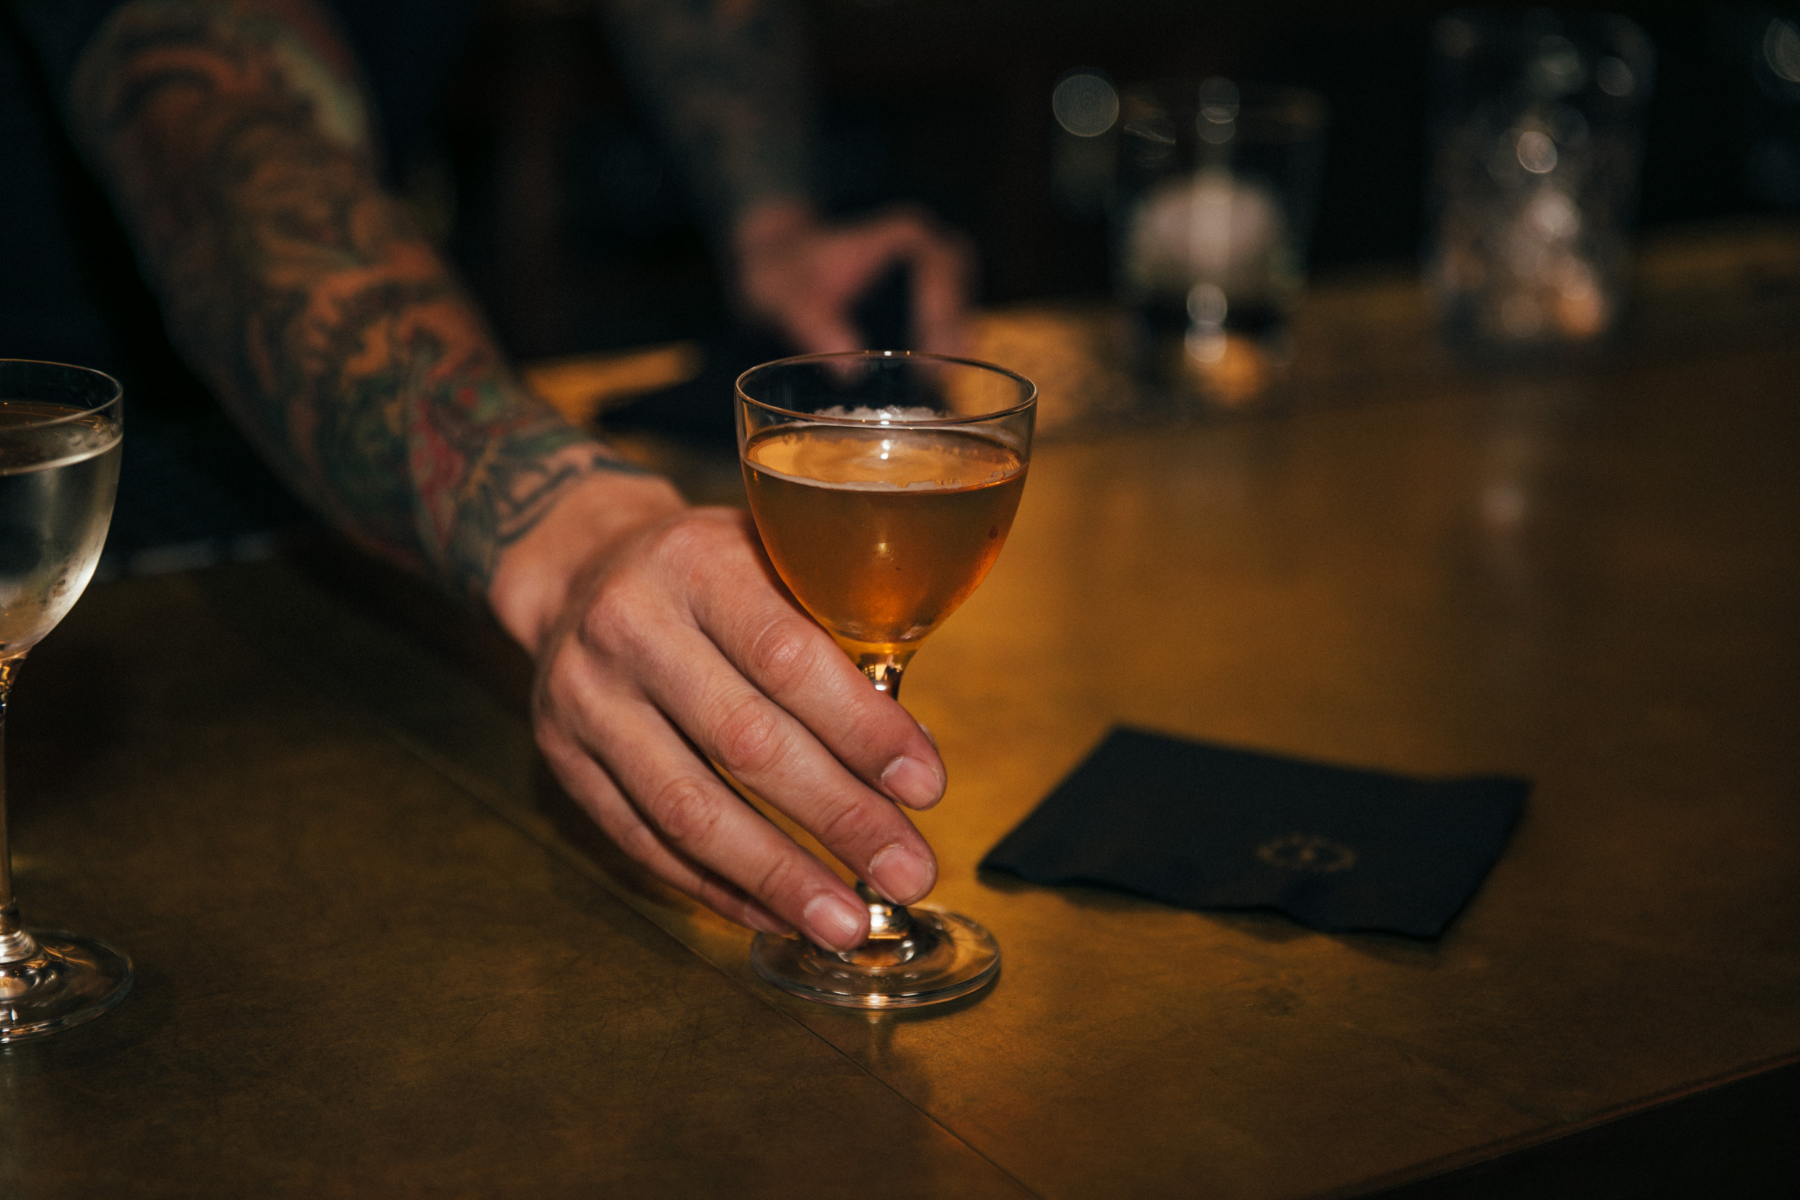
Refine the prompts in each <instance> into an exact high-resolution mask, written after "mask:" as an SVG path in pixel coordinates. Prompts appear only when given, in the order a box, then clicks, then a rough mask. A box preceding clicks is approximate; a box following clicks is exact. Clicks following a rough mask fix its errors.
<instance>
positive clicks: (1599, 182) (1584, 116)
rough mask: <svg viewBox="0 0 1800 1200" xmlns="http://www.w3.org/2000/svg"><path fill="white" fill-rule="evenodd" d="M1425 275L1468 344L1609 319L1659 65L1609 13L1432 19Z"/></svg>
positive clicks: (1447, 325)
mask: <svg viewBox="0 0 1800 1200" xmlns="http://www.w3.org/2000/svg"><path fill="white" fill-rule="evenodd" d="M1433 35H1434V36H1433V46H1432V68H1433V70H1432V75H1433V91H1434V96H1433V101H1434V103H1433V116H1432V130H1431V133H1432V143H1433V163H1432V171H1431V179H1430V186H1429V194H1428V197H1427V210H1428V213H1429V215H1430V220H1431V227H1430V233H1429V235H1428V241H1427V245H1426V250H1425V255H1426V264H1425V266H1426V277H1427V279H1428V280H1429V282H1430V285H1431V287H1432V289H1433V291H1434V292H1435V294H1436V298H1437V303H1438V308H1439V314H1440V316H1441V318H1442V321H1443V326H1444V330H1445V333H1446V335H1447V336H1448V337H1449V338H1450V340H1451V341H1452V342H1455V343H1458V344H1460V345H1462V346H1463V347H1465V348H1466V349H1469V350H1472V351H1475V352H1477V353H1498V354H1500V355H1507V354H1512V353H1519V352H1524V353H1534V352H1539V351H1545V350H1555V349H1559V348H1565V347H1570V346H1574V345H1578V344H1580V343H1585V342H1591V341H1594V340H1596V339H1598V338H1600V337H1602V336H1603V335H1605V334H1606V333H1607V332H1608V331H1609V330H1611V329H1612V328H1613V326H1614V324H1615V322H1616V321H1617V320H1618V317H1619V313H1620V310H1621V308H1622V307H1623V303H1624V299H1625V289H1626V274H1627V270H1628V267H1629V256H1630V237H1631V230H1632V226H1633V224H1634V221H1635V216H1636V208H1637V187H1638V164H1639V159H1640V157H1641V154H1642V146H1643V133H1644V116H1645V111H1646V108H1647V106H1648V104H1649V100H1650V90H1651V84H1652V78H1653V75H1654V72H1655V66H1656V54H1655V50H1654V48H1653V47H1652V45H1651V43H1650V39H1649V38H1648V37H1647V36H1645V34H1644V32H1643V30H1642V29H1640V28H1639V27H1638V26H1637V25H1636V24H1635V23H1633V22H1632V21H1630V20H1627V19H1626V18H1624V17H1620V16H1615V15H1612V14H1610V13H1593V12H1564V13H1555V12H1552V11H1551V10H1548V9H1529V10H1524V9H1521V10H1466V11H1461V12H1453V13H1449V14H1447V15H1445V16H1443V17H1440V18H1439V19H1438V21H1437V22H1436V25H1435V26H1434V29H1433Z"/></svg>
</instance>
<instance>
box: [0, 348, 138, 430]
mask: <svg viewBox="0 0 1800 1200" xmlns="http://www.w3.org/2000/svg"><path fill="white" fill-rule="evenodd" d="M9 367H54V368H55V369H57V370H59V371H68V372H70V373H72V374H77V375H87V376H90V377H92V378H94V379H98V380H100V381H102V382H103V384H104V385H105V386H106V388H107V389H108V390H109V391H110V393H111V394H110V395H108V396H107V397H106V399H104V400H101V401H99V402H97V403H95V404H90V405H88V406H87V407H86V408H80V407H77V406H76V405H73V404H69V405H64V406H63V407H66V408H67V409H68V410H69V411H68V412H66V413H60V414H58V415H56V416H53V417H50V416H46V417H42V418H36V419H30V420H25V421H21V422H19V423H18V424H16V425H13V426H11V427H10V428H12V429H40V428H42V427H44V426H46V425H60V424H62V423H64V422H65V421H79V420H81V419H82V418H83V417H91V416H93V415H94V414H96V413H99V412H103V411H105V410H106V409H108V408H111V407H113V406H114V405H116V404H118V403H119V401H120V400H121V399H123V398H124V396H125V387H124V385H123V384H121V383H120V382H119V381H118V380H117V379H114V378H113V377H112V376H111V375H108V374H107V373H106V372H105V371H100V370H96V369H95V368H93V367H83V366H79V365H77V364H75V363H65V362H55V361H53V360H51V359H47V358H0V377H4V375H5V374H6V372H7V369H8V368H9ZM7 390H8V389H7V387H6V385H5V383H4V382H3V381H0V403H5V402H7V401H9V400H30V399H31V398H30V397H27V396H7V395H5V394H4V393H5V392H6V391H7ZM32 402H33V403H41V404H56V403H58V401H55V400H39V401H32Z"/></svg>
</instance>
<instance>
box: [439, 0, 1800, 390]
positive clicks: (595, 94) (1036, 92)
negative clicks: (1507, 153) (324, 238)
mask: <svg viewBox="0 0 1800 1200" xmlns="http://www.w3.org/2000/svg"><path fill="white" fill-rule="evenodd" d="M800 7H801V8H802V10H803V12H804V14H805V16H806V20H807V23H808V27H809V35H810V39H811V45H812V58H813V62H814V67H815V70H816V85H817V93H818V98H819V109H820V114H821V146H820V148H821V153H820V161H819V162H818V164H817V174H818V186H819V190H820V193H821V195H822V196H823V197H824V199H825V201H826V203H827V204H828V206H829V207H830V208H832V209H833V210H835V211H837V212H840V213H845V214H853V213H856V212H858V211H864V210H867V209H869V208H871V207H873V206H877V205H879V204H881V203H884V202H888V201H892V200H896V199H913V200H918V201H921V202H923V203H925V204H927V205H929V206H931V207H932V208H933V209H934V210H935V211H936V212H938V213H939V214H941V215H942V216H943V217H944V219H946V220H948V221H950V222H952V223H954V224H955V225H957V226H960V227H961V228H962V229H964V230H966V231H968V232H969V233H970V234H971V235H973V237H974V239H975V242H976V244H977V246H978V248H979V253H980V257H981V270H982V273H981V284H980V287H981V299H982V300H983V301H985V302H989V303H1004V302H1009V301H1016V300H1022V299H1029V298H1035V297H1045V296H1059V295H1077V294H1092V293H1098V292H1102V291H1104V290H1105V289H1106V287H1107V282H1108V277H1107V266H1106V232H1105V226H1104V218H1103V216H1101V215H1100V214H1098V213H1093V212H1090V213H1072V212H1070V211H1069V210H1068V208H1067V206H1066V205H1059V203H1058V200H1057V197H1056V195H1055V193H1054V189H1053V188H1052V185H1051V162H1052V155H1053V152H1054V148H1053V146H1054V139H1055V138H1056V137H1058V136H1062V135H1060V134H1059V133H1058V131H1057V130H1056V127H1055V125H1054V122H1053V120H1052V117H1051V113H1050V103H1049V98H1050V93H1051V90H1052V88H1053V87H1054V85H1055V83H1056V81H1057V79H1058V78H1059V77H1060V76H1061V75H1062V74H1063V73H1064V72H1065V71H1067V70H1069V69H1071V68H1075V67H1088V68H1096V69H1099V70H1101V71H1103V72H1104V73H1106V74H1108V75H1109V76H1110V77H1111V78H1113V79H1114V80H1115V81H1117V82H1119V83H1121V84H1123V83H1127V82H1130V81H1134V80H1140V79H1151V78H1160V77H1166V76H1178V75H1179V76H1205V75H1209V74H1215V73H1223V74H1228V75H1231V76H1233V77H1234V78H1237V79H1240V80H1261V81H1269V82H1286V83H1296V84H1303V85H1305V86H1308V87H1311V88H1314V89H1317V90H1318V91H1320V92H1321V93H1323V94H1324V95H1325V96H1326V98H1327V99H1328V101H1329V103H1330V106H1331V111H1332V124H1331V131H1330V139H1329V151H1328V158H1327V164H1326V169H1325V176H1324V182H1323V185H1322V195H1321V203H1320V207H1319V219H1318V224H1317V227H1316V229H1315V231H1314V237H1313V245H1312V265H1313V268H1314V270H1315V271H1316V272H1321V273H1330V272H1334V271H1342V270H1346V269H1354V268H1357V267H1360V266H1364V265H1368V264H1377V263H1391V262H1409V261H1411V260H1413V259H1414V257H1415V256H1416V253H1417V246H1418V243H1419V240H1420V235H1421V201H1422V181H1423V178H1424V170H1425V158H1426V146H1425V123H1426V117H1427V110H1428V104H1429V94H1428V92H1429V89H1428V77H1427V43H1428V37H1429V32H1430V27H1431V22H1432V19H1433V18H1434V17H1435V16H1436V15H1437V14H1438V13H1440V12H1442V11H1445V10H1447V9H1448V8H1450V7H1453V6H1451V5H1444V4H1429V3H1420V2H1417V0H1411V2H1409V0H1369V2H1366V3H1361V4H1357V5H1346V4H1341V3H1321V2H1307V0H1285V2H1284V0H1272V2H1264V3H1255V4H1242V3H1238V4H1222V3H1211V4H1207V3H1194V2H1191V0H1189V2H1178V0H800ZM1613 8H1614V11H1619V12H1623V13H1625V14H1626V15H1628V16H1631V17H1632V18H1633V19H1635V20H1636V21H1638V23H1639V24H1641V25H1642V26H1643V27H1644V29H1645V30H1646V31H1647V32H1648V33H1649V35H1650V37H1651V39H1652V40H1653V41H1654V42H1655V44H1656V47H1657V50H1658V54H1659V66H1658V77H1657V80H1656V89H1655V95H1654V99H1653V101H1652V105H1651V108H1650V115H1649V122H1648V132H1647V140H1646V151H1645V158H1644V167H1643V189H1642V201H1641V210H1640V212H1641V220H1642V223H1643V225H1644V226H1645V227H1656V226H1662V225H1667V224H1670V223H1676V222H1684V221H1693V220H1703V219H1708V218H1721V217H1729V216H1734V215H1740V214H1749V213H1759V212H1771V211H1796V210H1800V87H1788V88H1785V89H1784V88H1783V87H1782V86H1781V85H1780V83H1779V81H1774V86H1771V80H1770V78H1769V76H1768V72H1767V70H1766V68H1765V69H1761V70H1760V73H1759V69H1758V68H1757V65H1756V60H1757V58H1758V56H1759V54H1760V46H1761V39H1762V35H1763V31H1764V30H1765V29H1766V28H1767V26H1768V22H1769V21H1770V19H1771V18H1772V17H1773V16H1775V15H1777V13H1780V14H1783V15H1788V16H1792V15H1794V13H1795V6H1794V5H1781V6H1778V7H1776V8H1773V9H1772V8H1768V7H1762V6H1757V5H1748V4H1735V3H1726V4H1705V3H1686V4H1677V3H1654V2H1652V3H1625V4H1619V5H1615V6H1613ZM407 185H408V189H409V191H410V192H411V193H412V194H413V195H415V196H416V197H417V198H418V199H419V200H420V202H421V204H422V206H423V207H425V208H426V209H427V210H430V211H434V212H435V213H436V214H437V218H436V219H438V220H439V221H440V222H441V223H442V225H443V228H444V229H445V231H446V232H447V235H448V236H449V237H450V240H451V243H452V246H453V248H454V251H455V253H456V256H457V258H458V260H459V261H460V263H461V264H462V266H463V269H464V270H465V272H466V273H467V274H468V276H469V277H470V279H471V282H472V283H473V284H474V285H475V287H476V289H477V290H478V291H479V292H480V293H481V294H482V296H483V299H484V300H485V301H486V302H487V303H488V305H489V307H490V309H491V310H492V311H493V313H494V315H495V318H496V322H497V324H498V326H499V328H500V330H501V334H502V336H503V338H504V339H505V340H506V341H507V342H508V343H509V345H510V346H511V348H512V349H513V350H514V351H515V353H518V354H520V355H524V356H537V355H547V354H561V353H570V352H577V351H583V350H594V349H604V348H608V347H612V346H620V345H631V344H642V343H646V342H654V341H660V340H665V339H668V338H674V337H683V336H692V335H696V334H699V335H705V334H708V333H712V332H715V331H716V330H717V329H718V328H719V327H720V325H721V324H722V323H723V322H725V321H726V320H727V313H726V312H725V309H724V307H723V305H722V302H721V299H720V297H721V294H722V293H721V289H720V287H719V284H718V280H717V277H716V273H715V270H714V267H713V265H712V262H711V256H710V254H709V253H708V246H707V240H706V235H705V234H704V233H703V231H701V230H700V229H699V228H698V227H697V226H695V225H694V224H693V223H692V222H691V221H690V220H689V219H688V218H687V217H686V215H685V213H686V205H685V201H684V199H683V196H682V187H681V181H680V179H679V176H678V173H677V172H676V171H674V170H673V169H671V167H670V166H669V164H668V163H667V162H666V161H665V160H664V157H663V156H662V154H661V152H660V151H659V149H658V148H657V147H656V145H655V143H654V141H653V140H652V139H650V138H649V137H647V136H645V134H644V133H643V131H642V129H641V128H640V126H639V123H638V122H637V120H636V118H635V115H634V113H633V111H632V105H631V103H630V100H629V98H628V97H627V95H626V93H625V90H624V88H623V86H622V85H621V83H620V82H619V78H618V73H617V71H616V70H615V68H614V67H613V65H612V62H611V60H610V58H609V57H608V51H607V47H606V45H605V42H604V40H603V39H602V37H601V34H600V31H599V29H598V26H597V24H596V22H595V21H594V20H593V18H592V16H591V15H590V12H589V10H588V8H587V6H586V5H585V4H583V3H581V2H580V0H490V2H489V3H487V4H485V5H484V8H483V14H482V17H481V30H480V33H479V35H478V36H477V37H476V38H475V39H474V45H473V47H472V50H471V53H470V54H469V56H468V57H467V59H466V60H465V63H464V65H463V67H462V69H461V71H460V72H459V75H458V78H457V81H456V83H455V85H454V87H453V91H452V96H451V100H450V103H449V105H448V106H447V110H446V114H445V118H444V121H443V124H442V126H441V129H440V132H439V134H438V136H437V137H436V138H435V139H434V140H433V141H432V142H431V143H430V149H428V151H427V152H426V153H425V154H423V155H421V156H419V157H418V158H417V159H416V160H415V161H414V163H413V164H412V166H411V168H410V169H409V171H408V176H407Z"/></svg>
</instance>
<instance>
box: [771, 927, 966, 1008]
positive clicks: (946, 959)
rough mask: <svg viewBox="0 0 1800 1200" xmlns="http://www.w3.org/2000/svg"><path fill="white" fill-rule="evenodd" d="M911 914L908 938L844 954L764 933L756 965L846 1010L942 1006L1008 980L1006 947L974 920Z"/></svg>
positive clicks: (800, 992) (789, 987)
mask: <svg viewBox="0 0 1800 1200" xmlns="http://www.w3.org/2000/svg"><path fill="white" fill-rule="evenodd" d="M895 911H899V910H895ZM905 911H906V912H907V913H908V914H909V915H910V917H911V921H910V922H909V923H907V926H906V928H905V930H904V932H901V933H899V934H898V935H896V936H891V937H882V936H875V937H871V938H870V939H869V940H868V941H867V942H864V943H863V944H862V945H860V946H858V947H857V948H856V949H854V950H846V951H844V952H843V953H842V954H839V953H838V952H836V951H834V950H821V949H819V947H817V946H815V945H813V944H812V943H811V942H809V941H807V940H806V939H805V938H799V937H772V936H770V935H769V934H766V933H759V934H757V935H756V940H755V941H754V942H752V943H751V944H750V962H751V964H752V965H754V966H755V967H756V973H757V974H758V975H760V976H762V977H763V979H764V980H765V981H767V982H769V983H772V984H774V985H775V986H776V987H778V988H781V989H782V990H784V991H788V992H792V993H793V994H794V995H796V996H802V997H805V998H806V999H808V1000H817V1001H819V1002H820V1003H822V1004H836V1005H840V1006H841V1007H844V1008H917V1007H919V1006H920V1005H924V1004H941V1003H943V1002H944V1001H946V1000H954V999H956V998H957V997H958V996H966V995H968V994H969V993H970V992H972V991H974V990H975V989H977V988H979V987H981V986H982V985H983V984H985V983H987V982H988V981H989V980H991V979H993V978H994V976H995V975H997V974H999V973H1000V946H999V944H998V943H996V942H995V941H994V935H993V934H991V933H989V932H988V931H987V930H986V929H983V928H982V927H981V926H980V925H978V924H976V923H975V922H974V921H971V920H969V918H967V917H959V916H957V915H956V914H955V913H946V912H938V911H936V910H934V909H927V908H914V909H909V910H905Z"/></svg>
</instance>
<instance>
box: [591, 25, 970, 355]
mask: <svg viewBox="0 0 1800 1200" xmlns="http://www.w3.org/2000/svg"><path fill="white" fill-rule="evenodd" d="M600 3H601V8H602V11H603V13H604V14H605V15H606V16H607V18H608V21H609V24H610V26H611V28H612V30H613V35H614V38H615V40H617V41H618V42H619V43H620V46H621V50H622V59H623V63H624V66H625V69H626V73H627V75H628V76H629V77H630V78H631V80H632V82H633V84H634V86H635V89H636V91H637V93H638V95H639V96H640V97H641V99H642V100H643V102H644V103H645V105H646V106H647V107H648V109H649V110H650V113H651V115H652V118H653V119H654V120H655V121H656V123H657V125H658V126H659V127H660V128H661V129H662V132H663V134H664V137H665V140H666V141H667V143H668V144H669V145H670V146H671V147H673V148H674V150H675V152H676V154H677V156H678V158H679V160H680V161H681V163H682V165H683V166H684V167H685V169H686V172H687V176H688V178H689V180H690V182H691V184H692V186H693V189H694V191H695V193H696V195H697V197H698V199H699V201H700V204H701V207H702V209H703V211H704V213H705V214H706V216H707V218H708V220H709V221H710V222H711V224H712V225H713V226H714V228H715V229H716V230H719V231H720V232H721V235H722V236H721V240H722V241H723V242H724V243H725V245H726V246H727V248H728V253H729V257H730V260H731V263H730V265H731V267H732V274H733V276H734V281H735V284H736V288H737V293H738V298H739V300H740V301H741V303H742V304H743V307H744V309H745V311H746V313H747V315H749V316H750V317H751V318H752V319H754V320H756V321H759V322H761V323H763V324H766V325H768V326H770V327H772V328H773V329H774V330H776V331H777V332H778V333H781V334H784V335H785V336H786V337H787V338H788V339H789V340H790V341H792V342H793V343H794V344H796V345H797V346H799V347H800V348H801V349H802V350H808V351H829V350H852V349H856V348H858V347H860V346H862V345H863V344H864V341H863V337H862V335H861V333H860V332H859V331H857V330H856V329H855V328H853V327H852V325H851V323H850V314H851V309H852V307H853V306H854V305H855V302H856V300H857V299H858V297H859V296H861V295H862V293H863V292H865V291H866V290H867V289H868V288H869V287H870V286H872V285H873V284H875V283H876V282H878V281H879V280H880V279H881V277H882V276H883V275H884V274H885V273H886V272H887V271H888V269H889V268H891V267H893V266H895V265H897V264H905V265H906V266H908V267H910V268H911V273H912V294H913V333H914V340H915V341H916V342H917V344H918V347H919V348H920V349H925V350H937V351H940V352H945V353H954V352H955V351H957V350H958V349H960V346H961V341H962V321H963V306H964V302H965V299H966V293H967V290H968V279H969V275H970V263H971V260H972V255H971V254H970V252H969V250H968V248H967V246H966V244H965V242H964V241H963V239H962V238H961V237H960V236H958V235H956V234H954V233H952V232H951V231H949V230H946V229H944V228H943V227H941V226H940V225H938V224H937V223H936V222H935V221H933V220H932V219H931V218H930V216H929V215H928V214H926V213H925V212H924V211H923V210H920V209H917V208H914V207H912V206H896V207H894V208H891V209H889V210H887V211H885V212H882V213H878V214H876V215H875V216H873V217H870V218H867V219H864V220H860V221H852V222H844V223H834V222H827V221H823V220H821V219H820V218H819V216H818V215H817V213H815V212H814V210H813V208H812V205H811V203H810V201H809V199H808V196H809V195H810V192H811V188H810V180H809V178H808V175H809V172H810V168H811V164H810V162H809V151H810V149H811V145H812V142H811V138H810V133H811V130H810V127H809V116H810V107H809V104H808V96H807V94H806V91H807V89H806V84H807V73H806V69H805V59H804V56H803V55H802V54H801V37H800V31H799V27H798V23H797V21H796V19H795V15H794V13H793V12H792V11H791V10H790V8H789V7H788V4H787V3H786V2H785V0H600Z"/></svg>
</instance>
